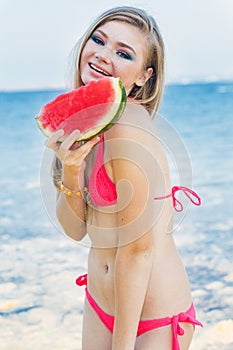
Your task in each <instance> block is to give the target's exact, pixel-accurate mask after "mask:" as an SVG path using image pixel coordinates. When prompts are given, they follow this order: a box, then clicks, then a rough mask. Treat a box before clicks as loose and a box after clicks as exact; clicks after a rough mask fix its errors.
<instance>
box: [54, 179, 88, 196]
mask: <svg viewBox="0 0 233 350" xmlns="http://www.w3.org/2000/svg"><path fill="white" fill-rule="evenodd" d="M56 185H57V187H58V189H59V191H60V192H62V193H64V194H66V195H67V196H68V197H75V198H77V197H81V195H82V192H81V191H73V190H71V189H69V188H67V187H66V186H64V185H63V183H62V181H57V182H56ZM83 192H88V188H87V187H84V189H83Z"/></svg>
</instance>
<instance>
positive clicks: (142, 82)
mask: <svg viewBox="0 0 233 350" xmlns="http://www.w3.org/2000/svg"><path fill="white" fill-rule="evenodd" d="M152 74H153V68H151V67H150V68H147V70H145V71H144V72H143V74H142V75H141V76H140V77H139V78H138V79H137V80H136V82H135V84H136V85H137V86H143V85H145V84H146V82H147V80H148V79H150V77H151V76H152Z"/></svg>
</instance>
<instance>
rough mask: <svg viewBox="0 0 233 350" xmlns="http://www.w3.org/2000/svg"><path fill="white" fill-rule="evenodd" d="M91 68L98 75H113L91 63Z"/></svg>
mask: <svg viewBox="0 0 233 350" xmlns="http://www.w3.org/2000/svg"><path fill="white" fill-rule="evenodd" d="M89 66H90V68H91V69H93V70H94V71H96V72H97V73H100V74H102V75H104V76H105V77H111V74H109V73H108V72H107V71H106V70H104V69H102V68H100V67H99V66H96V65H95V64H93V63H89Z"/></svg>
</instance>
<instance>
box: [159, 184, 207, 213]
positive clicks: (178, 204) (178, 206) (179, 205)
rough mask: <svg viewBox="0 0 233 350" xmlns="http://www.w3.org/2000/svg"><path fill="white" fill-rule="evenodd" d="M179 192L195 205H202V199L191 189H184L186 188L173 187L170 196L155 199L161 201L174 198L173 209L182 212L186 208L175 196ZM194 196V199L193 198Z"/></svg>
mask: <svg viewBox="0 0 233 350" xmlns="http://www.w3.org/2000/svg"><path fill="white" fill-rule="evenodd" d="M177 191H182V192H183V193H184V194H185V195H186V196H187V197H188V198H189V200H190V201H191V202H192V203H193V204H194V205H197V206H199V205H201V198H200V197H199V196H198V194H197V193H196V192H195V191H193V190H191V189H190V188H188V187H184V186H173V187H172V191H171V193H170V194H168V195H167V196H163V197H155V198H154V199H155V200H159V199H166V198H169V197H172V201H173V208H174V209H175V211H177V212H181V211H182V210H183V209H184V207H183V204H182V203H181V202H180V201H179V200H178V199H177V198H176V196H175V195H176V192H177ZM192 196H193V198H194V199H193V198H192ZM195 199H196V201H195Z"/></svg>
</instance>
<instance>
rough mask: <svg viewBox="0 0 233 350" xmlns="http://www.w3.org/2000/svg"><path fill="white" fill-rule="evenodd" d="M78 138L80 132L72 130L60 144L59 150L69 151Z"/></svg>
mask: <svg viewBox="0 0 233 350" xmlns="http://www.w3.org/2000/svg"><path fill="white" fill-rule="evenodd" d="M79 136H80V131H79V130H74V131H72V133H71V134H70V135H69V136H67V137H66V138H65V140H64V141H63V142H62V144H61V148H62V149H64V150H67V151H68V150H69V149H70V148H71V147H72V145H73V144H74V143H75V142H76V140H77V139H78V138H79Z"/></svg>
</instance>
